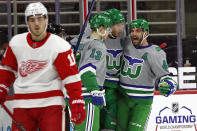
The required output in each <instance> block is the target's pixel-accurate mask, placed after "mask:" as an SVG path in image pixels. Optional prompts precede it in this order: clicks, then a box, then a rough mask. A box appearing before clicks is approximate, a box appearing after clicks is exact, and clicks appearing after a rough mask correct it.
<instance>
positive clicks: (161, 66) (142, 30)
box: [117, 19, 177, 131]
mask: <svg viewBox="0 0 197 131" xmlns="http://www.w3.org/2000/svg"><path fill="white" fill-rule="evenodd" d="M148 35H149V25H148V22H147V21H146V20H144V19H136V20H133V21H132V22H131V24H130V37H129V38H128V39H126V40H125V43H124V44H123V45H124V48H123V61H122V66H121V76H120V87H121V88H120V94H119V95H120V96H119V100H118V117H117V119H118V123H119V124H120V125H121V128H120V127H118V131H123V130H124V131H144V129H145V125H146V121H147V120H148V116H149V113H150V110H151V104H152V101H153V94H154V90H155V86H156V87H158V89H159V91H160V93H161V94H162V95H164V96H166V97H168V96H169V95H170V94H173V93H174V92H175V90H176V88H177V83H176V82H175V81H174V80H173V79H172V78H171V77H170V75H169V72H168V66H167V62H166V54H165V52H164V51H163V50H162V49H160V48H159V46H157V45H153V44H152V43H149V42H148V41H147V37H148ZM155 83H156V84H155Z"/></svg>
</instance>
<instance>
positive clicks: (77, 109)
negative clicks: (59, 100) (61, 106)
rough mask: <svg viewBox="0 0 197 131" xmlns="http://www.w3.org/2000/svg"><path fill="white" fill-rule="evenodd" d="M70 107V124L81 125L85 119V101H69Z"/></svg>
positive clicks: (80, 99)
mask: <svg viewBox="0 0 197 131" xmlns="http://www.w3.org/2000/svg"><path fill="white" fill-rule="evenodd" d="M69 103H70V106H71V122H73V123H74V124H81V123H82V122H83V121H84V120H85V118H86V110H85V101H84V100H83V98H79V99H74V100H70V101H69Z"/></svg>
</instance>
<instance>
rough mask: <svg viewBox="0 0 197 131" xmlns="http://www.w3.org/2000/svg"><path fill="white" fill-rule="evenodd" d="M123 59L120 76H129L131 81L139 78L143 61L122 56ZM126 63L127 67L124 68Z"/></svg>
mask: <svg viewBox="0 0 197 131" xmlns="http://www.w3.org/2000/svg"><path fill="white" fill-rule="evenodd" d="M124 58H125V59H123V63H122V68H121V74H122V75H123V76H129V77H130V78H131V79H136V78H137V77H139V76H140V73H141V71H142V66H143V63H144V60H143V59H138V58H132V57H130V56H127V55H124ZM126 62H127V63H128V66H125V65H126Z"/></svg>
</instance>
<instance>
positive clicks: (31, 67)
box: [19, 60, 48, 77]
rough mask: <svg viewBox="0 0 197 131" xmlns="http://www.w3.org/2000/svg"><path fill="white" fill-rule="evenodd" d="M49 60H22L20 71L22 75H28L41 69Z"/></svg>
mask: <svg viewBox="0 0 197 131" xmlns="http://www.w3.org/2000/svg"><path fill="white" fill-rule="evenodd" d="M47 63H48V62H47V61H39V60H28V61H22V62H21V66H20V67H19V73H20V75H21V76H22V77H26V76H27V75H28V74H31V73H33V72H36V71H39V70H41V69H43V68H44V67H45V66H46V65H47Z"/></svg>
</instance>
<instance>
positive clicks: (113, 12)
mask: <svg viewBox="0 0 197 131" xmlns="http://www.w3.org/2000/svg"><path fill="white" fill-rule="evenodd" d="M104 14H106V15H108V16H109V17H110V18H111V20H112V24H118V23H123V22H125V17H124V15H123V14H122V13H121V12H120V11H119V10H117V9H115V8H112V9H109V10H106V11H105V12H104Z"/></svg>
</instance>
